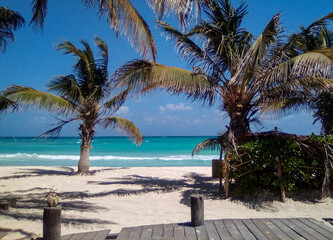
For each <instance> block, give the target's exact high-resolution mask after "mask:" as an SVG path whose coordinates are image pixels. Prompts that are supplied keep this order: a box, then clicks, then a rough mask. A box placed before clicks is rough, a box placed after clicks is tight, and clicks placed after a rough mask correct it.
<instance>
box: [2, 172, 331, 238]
mask: <svg viewBox="0 0 333 240" xmlns="http://www.w3.org/2000/svg"><path fill="white" fill-rule="evenodd" d="M92 169H95V170H99V171H98V172H97V173H96V174H95V175H93V176H68V173H69V172H70V171H71V170H73V169H70V168H60V167H0V179H1V181H0V199H4V198H7V197H9V196H12V197H17V198H18V203H17V204H18V207H17V208H10V210H7V211H5V210H0V230H4V229H5V230H8V231H11V232H10V233H9V234H8V235H7V236H6V237H5V238H4V239H19V238H24V237H26V238H28V239H29V238H31V237H37V236H42V215H43V207H44V206H45V204H44V203H43V202H42V200H43V198H44V197H45V195H46V194H47V193H48V191H49V189H50V188H52V187H53V186H54V189H56V192H57V193H58V194H59V195H60V198H61V200H60V201H61V205H62V235H64V234H69V233H76V232H85V231H93V230H102V229H109V228H110V229H111V233H117V232H119V231H120V230H121V229H122V228H123V227H126V226H137V225H147V224H159V223H177V222H188V221H190V208H189V196H190V195H191V194H194V193H202V194H204V196H205V219H222V218H224V219H225V218H258V217H269V218H273V217H312V218H315V219H317V220H321V221H322V219H323V218H332V216H333V200H332V199H325V200H320V201H316V202H315V203H314V202H309V201H293V200H292V199H288V200H287V202H286V203H281V202H278V201H273V202H248V203H246V202H240V201H232V200H221V199H218V198H217V192H218V181H216V180H212V179H211V178H210V176H211V168H210V167H178V168H176V167H174V168H172V167H164V168H128V169H124V168H115V169H109V170H103V171H100V170H101V169H102V168H92Z"/></svg>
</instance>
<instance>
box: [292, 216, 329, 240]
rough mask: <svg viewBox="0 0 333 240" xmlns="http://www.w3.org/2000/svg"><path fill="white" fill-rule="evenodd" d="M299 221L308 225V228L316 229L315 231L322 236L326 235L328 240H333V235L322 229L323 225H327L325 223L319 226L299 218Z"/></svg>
mask: <svg viewBox="0 0 333 240" xmlns="http://www.w3.org/2000/svg"><path fill="white" fill-rule="evenodd" d="M298 220H299V221H301V222H302V223H304V224H305V225H307V226H308V227H310V228H312V229H314V230H315V231H317V232H319V233H320V234H322V235H324V236H325V237H327V238H328V239H333V233H331V232H329V231H326V230H325V229H324V228H321V225H325V224H324V223H321V224H320V225H317V224H315V223H313V222H311V221H309V220H308V219H306V218H298Z"/></svg>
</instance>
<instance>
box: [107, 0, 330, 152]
mask: <svg viewBox="0 0 333 240" xmlns="http://www.w3.org/2000/svg"><path fill="white" fill-rule="evenodd" d="M246 7H247V6H246V5H245V3H242V4H241V5H240V6H239V7H238V8H234V7H232V6H231V5H230V3H229V1H228V0H216V1H207V3H206V4H205V5H204V8H203V11H204V13H205V16H206V19H200V20H199V23H198V24H197V25H195V26H194V27H193V28H192V29H191V30H189V32H187V33H181V32H180V31H178V30H176V29H175V28H173V27H172V26H170V25H168V24H166V23H164V22H160V23H159V26H160V27H161V28H162V29H163V31H164V32H165V33H166V34H167V37H169V38H172V39H174V40H175V42H176V46H177V48H178V51H179V52H180V53H181V54H182V56H183V57H184V58H186V59H187V60H188V62H189V65H190V66H192V67H193V71H189V70H186V69H180V68H176V67H171V66H165V65H162V64H159V63H155V62H151V61H146V60H138V61H131V62H129V63H127V64H125V65H123V66H122V67H121V68H119V69H118V71H117V74H116V75H115V76H114V78H115V80H116V81H117V82H118V86H122V87H125V88H127V89H130V90H131V91H134V92H137V91H140V92H146V91H149V90H153V89H156V88H164V89H166V90H167V91H169V92H171V93H174V94H182V93H184V94H186V95H187V96H188V97H189V98H191V99H192V100H196V101H201V102H203V103H208V104H212V103H214V102H216V100H217V99H218V100H219V101H220V103H221V107H220V110H221V111H222V112H225V113H226V114H227V115H228V117H229V119H230V122H229V125H228V136H229V143H230V144H231V145H234V146H235V145H236V144H235V138H234V136H235V135H241V134H244V133H247V132H250V123H251V122H252V121H257V119H256V114H257V112H258V111H260V110H261V109H262V106H263V104H264V103H266V102H267V101H269V99H270V98H271V96H277V95H278V96H287V95H288V94H289V93H290V91H291V90H293V91H295V90H299V91H300V90H302V91H304V92H305V91H307V92H309V91H311V90H313V89H319V88H320V87H323V85H325V81H323V78H327V77H328V76H329V75H330V73H331V68H332V60H333V59H332V56H333V49H332V48H325V49H316V50H312V51H309V52H306V53H304V54H300V55H295V50H294V44H293V42H292V41H289V42H287V43H286V42H284V41H283V38H282V36H281V27H280V14H276V15H275V16H274V17H273V18H272V19H271V21H270V22H269V23H268V24H267V26H266V28H265V29H264V30H263V32H262V34H261V35H260V36H259V37H258V38H257V39H256V40H255V41H251V40H252V35H251V34H250V33H249V32H248V31H246V30H245V29H243V28H241V22H242V19H243V17H244V16H245V14H246V13H247V10H246ZM332 16H333V14H329V15H327V16H325V17H323V18H322V19H320V20H319V21H317V22H315V23H314V24H316V23H320V24H321V23H322V22H325V21H326V20H327V19H330V18H332ZM193 38H197V39H200V40H201V43H202V46H203V47H202V48H201V47H200V46H199V45H198V44H197V43H196V42H195V40H193Z"/></svg>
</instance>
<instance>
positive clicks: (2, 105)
mask: <svg viewBox="0 0 333 240" xmlns="http://www.w3.org/2000/svg"><path fill="white" fill-rule="evenodd" d="M8 109H12V111H15V110H17V109H18V104H17V103H16V102H15V101H12V100H10V99H8V98H6V97H4V96H0V113H1V112H5V111H6V110H8Z"/></svg>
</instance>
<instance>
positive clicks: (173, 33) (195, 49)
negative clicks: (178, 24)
mask: <svg viewBox="0 0 333 240" xmlns="http://www.w3.org/2000/svg"><path fill="white" fill-rule="evenodd" d="M157 23H158V26H159V27H160V28H162V30H163V31H164V32H165V33H166V37H167V38H171V39H174V40H175V41H176V48H177V50H178V52H180V53H181V55H182V57H183V58H186V59H187V61H188V63H189V65H191V66H194V65H195V64H197V63H201V64H202V65H203V68H204V69H212V68H213V67H214V62H213V60H212V59H211V58H210V57H209V56H208V55H207V54H206V53H205V52H204V51H203V50H202V49H201V48H200V47H199V46H198V45H197V44H196V43H195V42H193V41H192V40H191V39H190V38H189V37H188V36H187V35H185V34H183V33H181V32H179V31H178V30H177V29H175V28H173V27H172V26H170V25H169V24H167V23H165V22H161V21H158V22H157ZM215 68H216V66H215Z"/></svg>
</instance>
